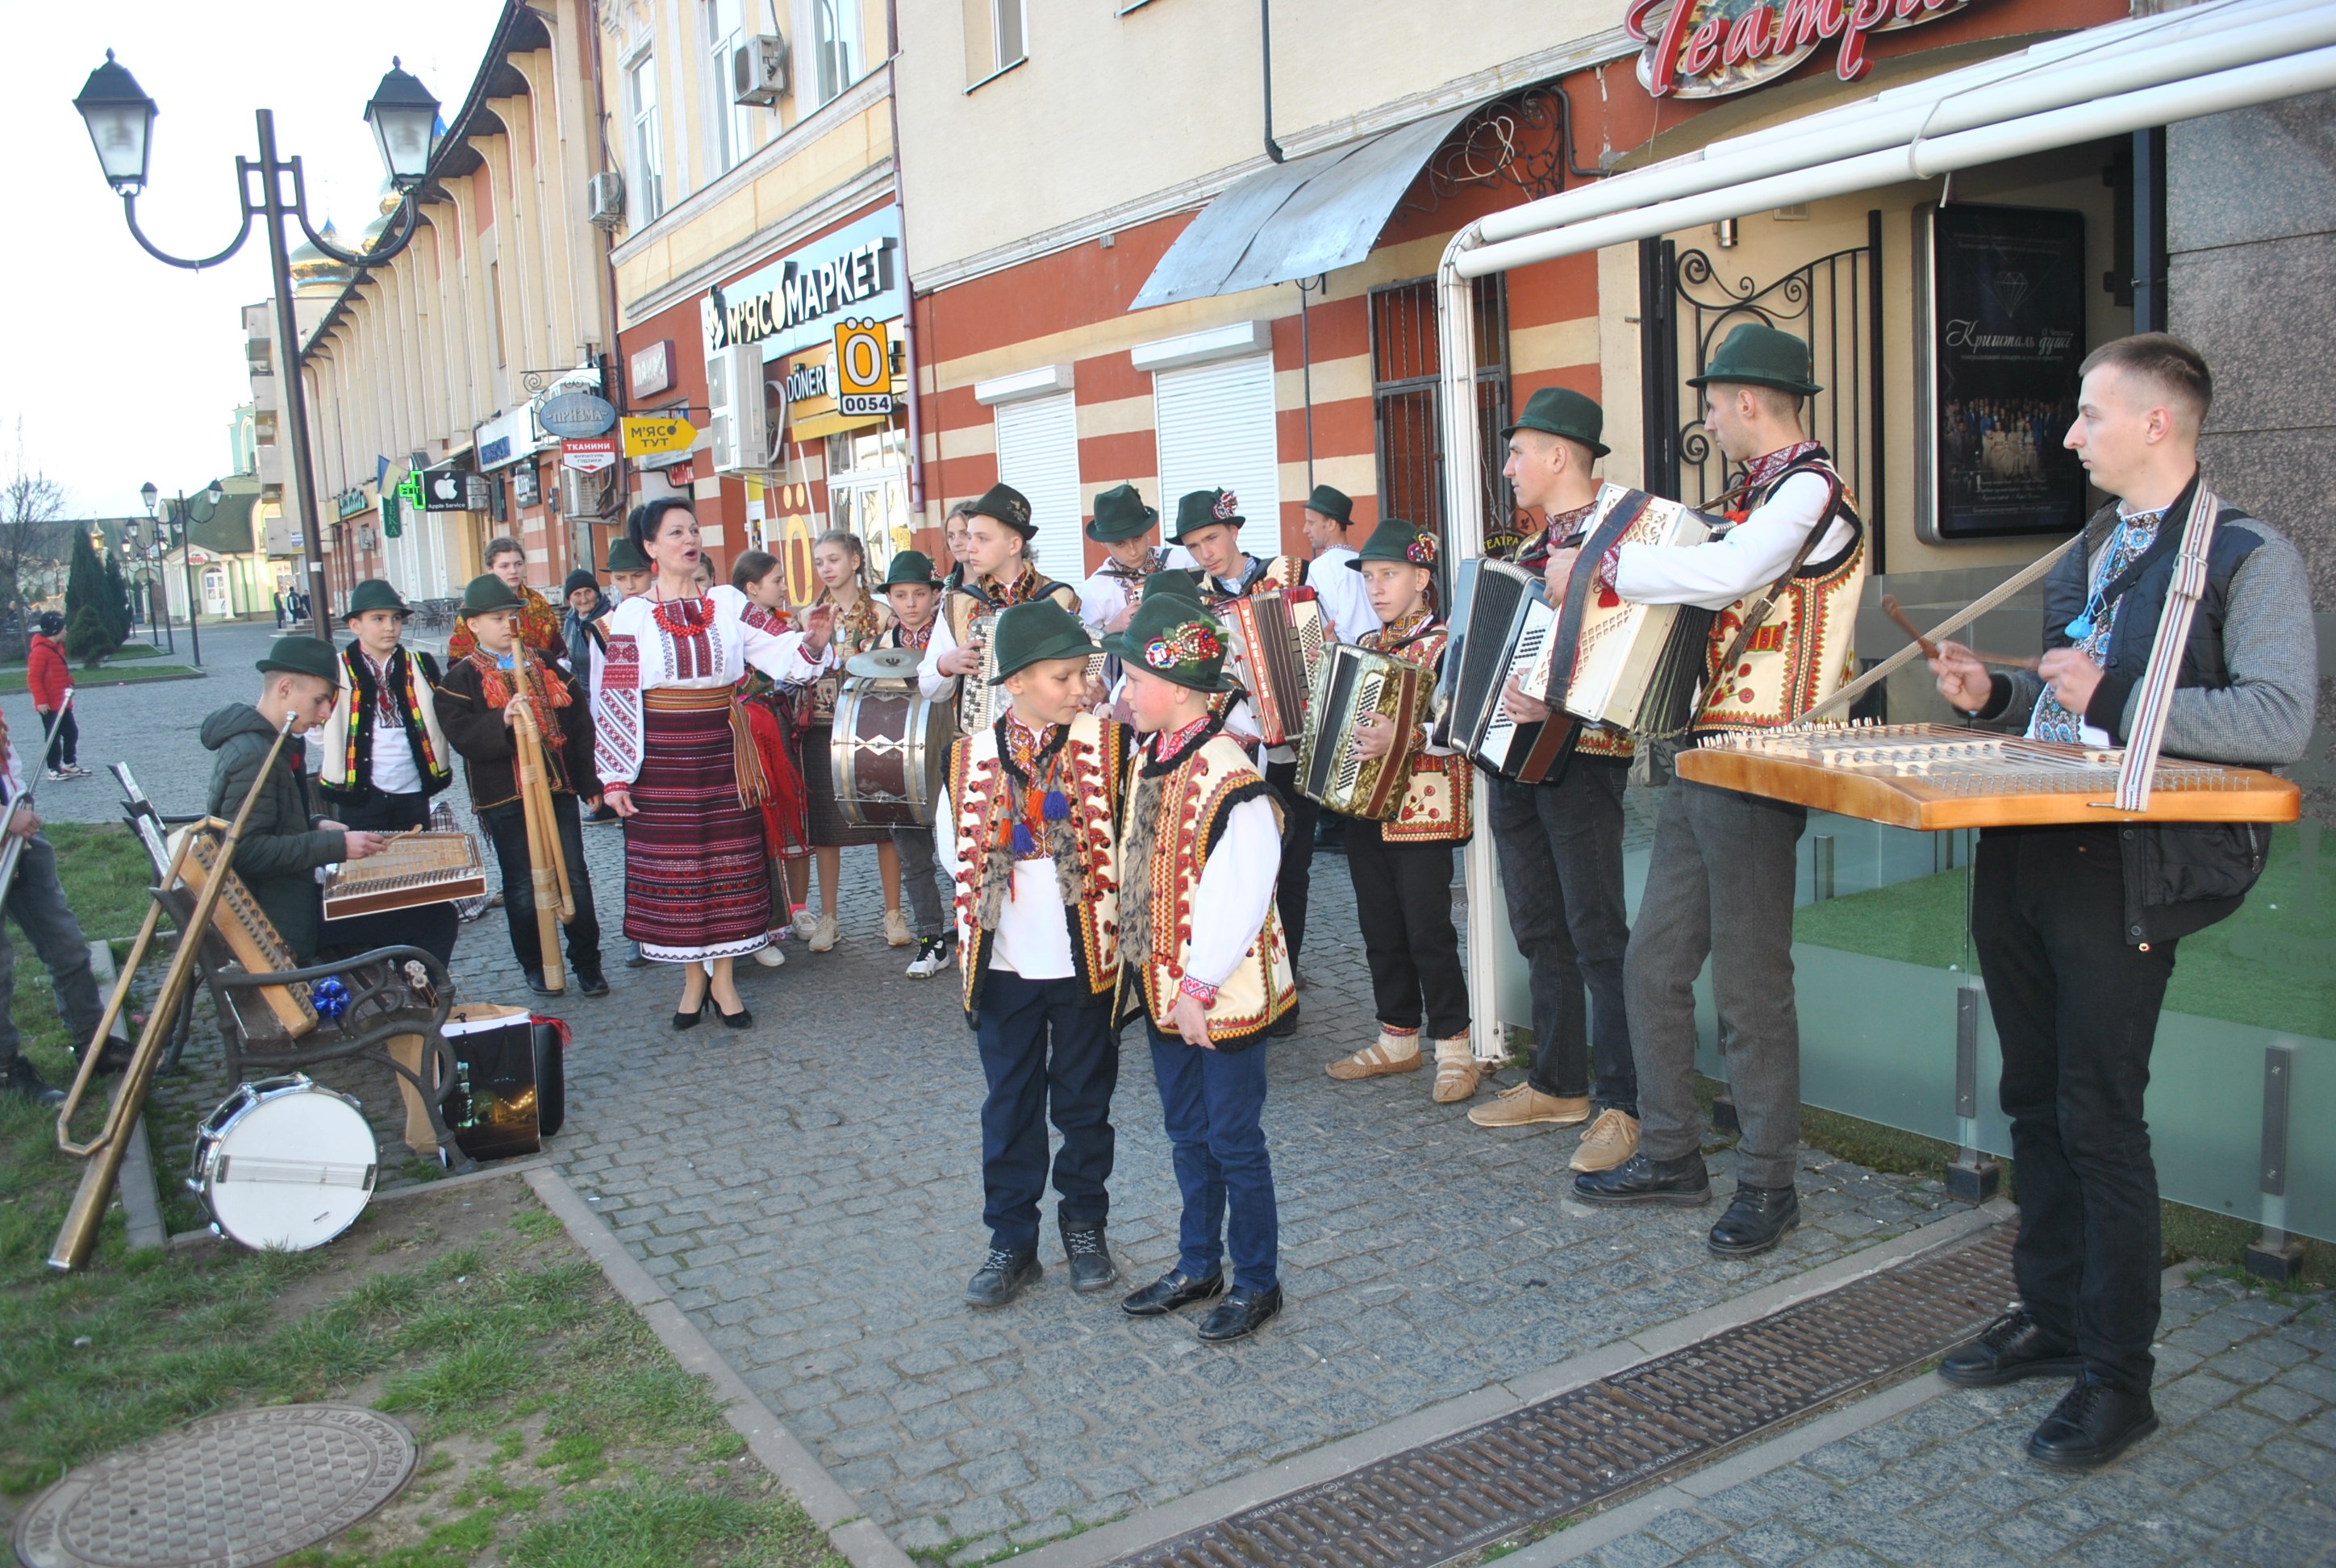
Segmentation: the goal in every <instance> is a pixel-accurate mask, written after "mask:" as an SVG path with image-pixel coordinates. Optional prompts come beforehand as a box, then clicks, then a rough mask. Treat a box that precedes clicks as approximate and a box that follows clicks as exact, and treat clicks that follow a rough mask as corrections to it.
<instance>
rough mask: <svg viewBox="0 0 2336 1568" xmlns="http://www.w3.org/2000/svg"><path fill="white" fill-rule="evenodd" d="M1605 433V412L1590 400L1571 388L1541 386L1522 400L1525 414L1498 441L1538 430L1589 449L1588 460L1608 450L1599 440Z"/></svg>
mask: <svg viewBox="0 0 2336 1568" xmlns="http://www.w3.org/2000/svg"><path fill="white" fill-rule="evenodd" d="M1605 429H1606V411H1605V410H1604V409H1602V408H1601V407H1599V406H1598V404H1596V403H1595V402H1594V401H1593V400H1591V399H1590V398H1587V397H1584V396H1582V394H1580V393H1578V392H1576V391H1574V390H1573V389H1572V387H1570V386H1544V387H1543V388H1542V389H1541V390H1540V391H1539V392H1536V393H1534V394H1533V395H1532V396H1531V397H1528V398H1526V399H1525V411H1524V412H1523V414H1519V415H1518V416H1517V422H1516V423H1515V424H1513V425H1511V426H1509V427H1508V429H1506V430H1504V431H1503V432H1501V439H1502V440H1503V441H1506V440H1508V438H1509V437H1511V436H1513V435H1514V434H1515V433H1517V432H1518V431H1520V430H1538V431H1540V432H1541V433H1543V435H1562V436H1563V437H1565V439H1566V440H1568V441H1578V442H1580V443H1582V445H1584V446H1586V447H1588V448H1589V449H1590V455H1591V456H1592V457H1603V456H1605V455H1606V453H1607V452H1608V451H1609V450H1611V449H1610V448H1609V447H1608V446H1607V445H1606V443H1604V442H1602V441H1601V440H1599V439H1598V438H1599V436H1600V435H1601V434H1603V433H1605Z"/></svg>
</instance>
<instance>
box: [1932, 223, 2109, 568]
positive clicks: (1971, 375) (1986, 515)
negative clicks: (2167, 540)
mask: <svg viewBox="0 0 2336 1568" xmlns="http://www.w3.org/2000/svg"><path fill="white" fill-rule="evenodd" d="M1930 217H1931V254H1930V263H1931V267H1930V273H1931V299H1930V304H1931V307H1932V309H1931V341H1930V344H1929V348H1930V352H1931V374H1932V378H1933V381H1932V407H1933V409H1934V410H1935V412H1936V423H1935V425H1934V427H1933V429H1932V434H1931V441H1932V453H1930V456H1931V459H1932V461H1931V463H1930V465H1929V467H1930V471H1931V472H1932V475H1933V476H1934V479H1933V486H1932V497H1931V499H1932V503H1933V505H1934V507H1935V512H1934V521H1933V529H1934V532H1935V537H1937V538H1938V539H1941V540H1955V539H1986V538H1994V537H2000V536H2003V535H2008V534H2039V533H2066V532H2069V531H2073V530H2075V529H2077V528H2079V527H2081V526H2083V524H2084V521H2085V471H2084V469H2083V468H2082V466H2080V465H2079V464H2078V462H2077V457H2076V454H2075V453H2072V452H2070V451H2068V448H2066V447H2065V446H2063V445H2061V438H2062V437H2063V436H2065V435H2066V434H2067V433H2068V425H2069V424H2070V422H2071V421H2073V420H2074V419H2075V418H2076V413H2077V381H2078V377H2077V366H2078V365H2079V364H2081V363H2082V362H2083V360H2084V357H2085V354H2086V342H2085V276H2086V275H2085V219H2084V214H2082V213H2080V212H2067V211H2059V210H2056V209H2045V208H2032V207H1985V206H1965V205H1961V204H1960V203H1956V204H1951V205H1949V206H1947V207H1945V208H1942V209H1938V210H1936V211H1934V212H1932V214H1931V215H1930Z"/></svg>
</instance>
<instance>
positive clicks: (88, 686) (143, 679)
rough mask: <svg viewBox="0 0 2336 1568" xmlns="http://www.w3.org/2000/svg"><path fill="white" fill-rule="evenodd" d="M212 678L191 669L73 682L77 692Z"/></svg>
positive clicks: (207, 674)
mask: <svg viewBox="0 0 2336 1568" xmlns="http://www.w3.org/2000/svg"><path fill="white" fill-rule="evenodd" d="M210 677H211V672H210V671H209V670H207V669H190V670H189V671H188V672H187V673H186V674H184V675H141V676H132V677H131V678H130V679H128V680H83V679H81V678H80V677H74V680H73V689H74V690H75V691H101V690H102V691H110V690H112V689H113V688H115V687H125V686H167V685H169V684H170V682H171V681H174V680H209V679H210ZM31 689H32V688H31V687H26V688H25V691H30V690H31ZM24 695H25V693H24V692H23V691H11V692H5V693H0V696H24Z"/></svg>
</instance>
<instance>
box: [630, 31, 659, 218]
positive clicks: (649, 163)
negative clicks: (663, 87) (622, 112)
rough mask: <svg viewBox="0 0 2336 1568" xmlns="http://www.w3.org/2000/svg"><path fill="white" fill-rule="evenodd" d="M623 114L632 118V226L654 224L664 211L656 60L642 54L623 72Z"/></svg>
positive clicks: (652, 56) (654, 57)
mask: <svg viewBox="0 0 2336 1568" xmlns="http://www.w3.org/2000/svg"><path fill="white" fill-rule="evenodd" d="M625 97H626V99H627V100H628V102H627V105H626V107H627V111H628V113H629V114H630V115H631V117H632V147H633V180H632V187H633V189H632V201H633V222H634V223H635V224H636V225H639V224H643V223H650V222H654V221H655V220H656V219H657V216H658V214H660V213H662V212H663V211H664V210H665V143H664V139H663V137H662V136H660V135H659V133H658V131H657V56H656V55H655V54H646V53H645V54H642V55H641V56H640V57H639V58H638V59H637V60H635V61H634V62H633V63H631V64H629V65H628V66H627V67H626V68H625Z"/></svg>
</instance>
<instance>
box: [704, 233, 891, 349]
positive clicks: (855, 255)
mask: <svg viewBox="0 0 2336 1568" xmlns="http://www.w3.org/2000/svg"><path fill="white" fill-rule="evenodd" d="M899 255H900V209H898V208H893V207H887V208H885V209H883V210H882V211H881V212H875V213H871V214H870V215H869V216H868V217H866V218H863V219H861V220H860V221H859V222H857V223H850V224H846V225H845V226H844V227H843V228H842V229H837V230H836V231H835V232H834V233H832V234H830V235H828V236H827V237H826V238H824V239H819V240H817V241H814V242H813V244H811V245H808V246H806V247H804V248H803V249H802V250H799V251H797V252H796V253H795V254H794V255H793V256H790V257H788V258H785V259H784V260H783V261H780V262H779V263H777V264H776V265H775V266H772V267H766V268H763V269H762V270H761V271H760V272H753V273H749V274H747V275H746V276H745V277H744V278H738V279H736V280H735V281H733V282H731V283H729V284H727V285H725V286H724V287H719V288H713V289H709V290H707V291H706V297H705V298H704V299H702V300H700V301H698V317H699V320H700V322H701V323H702V325H703V326H704V327H705V329H706V353H708V354H713V353H715V352H716V351H717V350H719V349H724V348H727V347H729V346H731V345H732V344H736V343H759V344H761V345H762V346H763V357H764V359H766V360H767V359H773V358H775V357H777V356H778V355H783V354H786V353H789V352H791V351H792V350H794V349H797V348H802V347H803V346H807V345H809V344H813V343H817V342H819V341H821V340H822V339H823V338H825V337H827V336H830V335H831V334H832V332H833V330H834V326H835V324H834V321H833V320H832V317H836V316H838V315H841V314H842V313H844V312H847V311H848V312H850V313H851V314H852V315H853V316H870V317H876V318H877V319H879V320H883V319H885V318H888V317H894V316H898V315H900V313H901V309H902V306H901V303H900V276H899V273H900V268H899V265H898V258H899Z"/></svg>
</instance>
